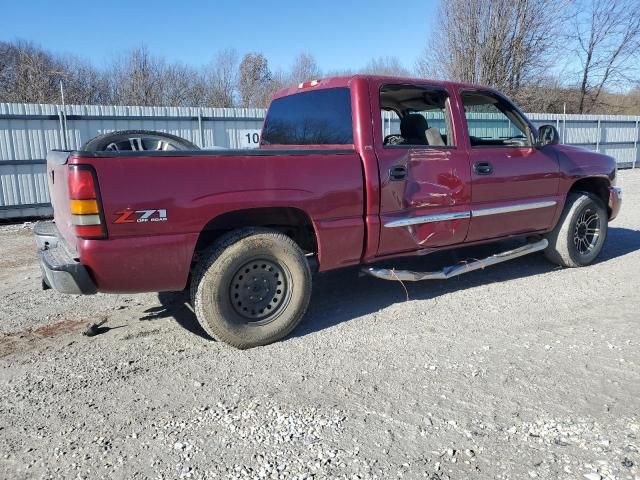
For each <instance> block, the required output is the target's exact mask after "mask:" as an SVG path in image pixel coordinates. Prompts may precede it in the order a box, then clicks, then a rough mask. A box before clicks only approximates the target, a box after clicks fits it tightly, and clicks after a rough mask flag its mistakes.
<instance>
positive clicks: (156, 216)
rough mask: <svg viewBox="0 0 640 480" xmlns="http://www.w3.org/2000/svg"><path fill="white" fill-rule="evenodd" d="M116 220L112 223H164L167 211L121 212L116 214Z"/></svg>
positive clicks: (159, 209) (158, 209) (157, 209)
mask: <svg viewBox="0 0 640 480" xmlns="http://www.w3.org/2000/svg"><path fill="white" fill-rule="evenodd" d="M116 215H118V218H116V219H115V220H114V222H113V223H145V222H166V221H167V210H166V209H164V208H154V209H152V210H123V211H121V212H116Z"/></svg>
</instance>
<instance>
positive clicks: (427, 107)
mask: <svg viewBox="0 0 640 480" xmlns="http://www.w3.org/2000/svg"><path fill="white" fill-rule="evenodd" d="M380 110H381V115H382V138H383V146H384V147H385V148H403V147H405V148H406V147H448V146H453V145H454V141H453V135H452V134H451V121H450V116H449V98H448V95H447V93H446V91H445V90H444V89H442V88H438V87H423V86H417V85H384V86H382V88H381V89H380Z"/></svg>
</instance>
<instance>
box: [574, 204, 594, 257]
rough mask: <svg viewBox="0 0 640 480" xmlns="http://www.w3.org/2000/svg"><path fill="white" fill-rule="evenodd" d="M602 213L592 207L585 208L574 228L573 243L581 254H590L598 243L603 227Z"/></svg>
mask: <svg viewBox="0 0 640 480" xmlns="http://www.w3.org/2000/svg"><path fill="white" fill-rule="evenodd" d="M600 224H601V221H600V215H598V212H597V211H596V210H595V209H594V208H591V207H587V208H585V209H584V210H583V211H582V213H580V216H579V217H578V220H577V221H576V224H575V227H574V230H573V244H574V246H575V247H576V250H577V251H578V253H580V254H581V255H588V254H589V253H591V252H593V250H594V249H595V248H596V246H597V245H598V239H599V238H600V228H601V225H600Z"/></svg>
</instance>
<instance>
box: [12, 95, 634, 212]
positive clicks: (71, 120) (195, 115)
mask: <svg viewBox="0 0 640 480" xmlns="http://www.w3.org/2000/svg"><path fill="white" fill-rule="evenodd" d="M264 114H265V110H264V109H244V108H187V107H118V106H89V105H67V106H65V107H64V109H63V108H62V107H61V106H59V105H34V104H0V218H15V217H18V218H19V217H27V216H36V215H48V214H50V213H51V207H50V205H49V192H48V190H47V182H46V173H45V157H46V153H47V151H48V150H51V149H77V148H80V147H81V146H82V145H83V144H84V143H85V142H86V141H87V140H89V139H91V138H93V137H95V136H96V135H99V134H102V133H106V132H110V131H114V130H134V129H144V130H157V131H162V132H168V133H172V134H174V135H178V136H180V137H182V138H186V139H187V140H190V141H191V142H193V143H195V144H196V145H198V146H199V147H201V148H209V147H212V146H218V147H226V148H254V147H256V146H257V144H258V140H259V135H258V134H259V129H260V127H261V124H262V120H263V118H264ZM478 115H484V116H483V117H482V119H481V120H482V128H483V129H484V128H486V129H487V130H494V129H503V128H508V126H506V125H504V121H502V120H499V119H496V118H490V117H488V116H487V114H478ZM485 117H486V118H485ZM529 118H530V119H531V120H532V121H533V122H534V124H536V125H537V126H539V125H542V124H545V123H552V124H554V125H556V127H557V128H558V131H559V132H560V136H561V138H562V139H563V141H564V143H568V144H572V145H581V146H584V147H587V148H591V149H594V150H598V151H601V152H603V153H606V154H608V155H611V156H613V157H615V158H616V159H617V160H618V164H619V166H620V167H634V166H636V165H639V166H640V158H639V150H638V149H639V145H638V120H639V118H638V117H621V116H605V115H580V116H578V115H566V116H564V115H547V114H535V113H534V114H529ZM387 120H388V125H389V126H390V128H391V125H392V124H393V123H395V122H393V121H392V120H391V119H390V118H389V119H387ZM478 120H480V118H478ZM485 122H486V123H485ZM395 127H397V126H396V125H393V129H394V130H395Z"/></svg>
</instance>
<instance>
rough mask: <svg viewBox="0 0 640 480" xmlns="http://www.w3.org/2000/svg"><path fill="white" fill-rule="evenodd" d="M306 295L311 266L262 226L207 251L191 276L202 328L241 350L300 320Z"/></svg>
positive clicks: (285, 331) (295, 249)
mask: <svg viewBox="0 0 640 480" xmlns="http://www.w3.org/2000/svg"><path fill="white" fill-rule="evenodd" d="M310 297H311V269H310V268H309V263H308V262H307V259H306V257H305V256H304V254H303V252H302V250H300V247H298V245H296V243H295V242H294V241H293V240H291V238H289V237H287V236H286V235H284V234H282V233H279V232H277V231H274V230H269V229H265V228H243V229H240V230H235V231H233V232H230V233H228V234H226V235H224V236H223V237H222V238H220V239H219V240H218V241H217V242H216V243H215V244H214V245H213V246H211V247H210V248H209V249H207V250H206V251H205V252H204V255H203V256H202V261H201V262H200V263H199V264H198V265H197V267H196V269H195V271H194V274H193V276H192V280H191V299H192V302H193V307H194V310H195V312H196V316H197V318H198V322H199V323H200V325H202V328H204V330H205V331H206V332H207V333H208V334H209V335H210V336H211V337H213V338H214V339H216V340H220V341H222V342H225V343H228V344H229V345H232V346H234V347H236V348H240V349H246V348H251V347H256V346H260V345H266V344H268V343H272V342H275V341H276V340H280V339H281V338H283V337H285V336H287V335H288V334H289V333H291V331H292V330H293V329H294V328H295V327H296V326H297V325H298V324H299V323H300V320H301V319H302V317H303V315H304V313H305V311H306V310H307V306H308V305H309V299H310Z"/></svg>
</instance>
